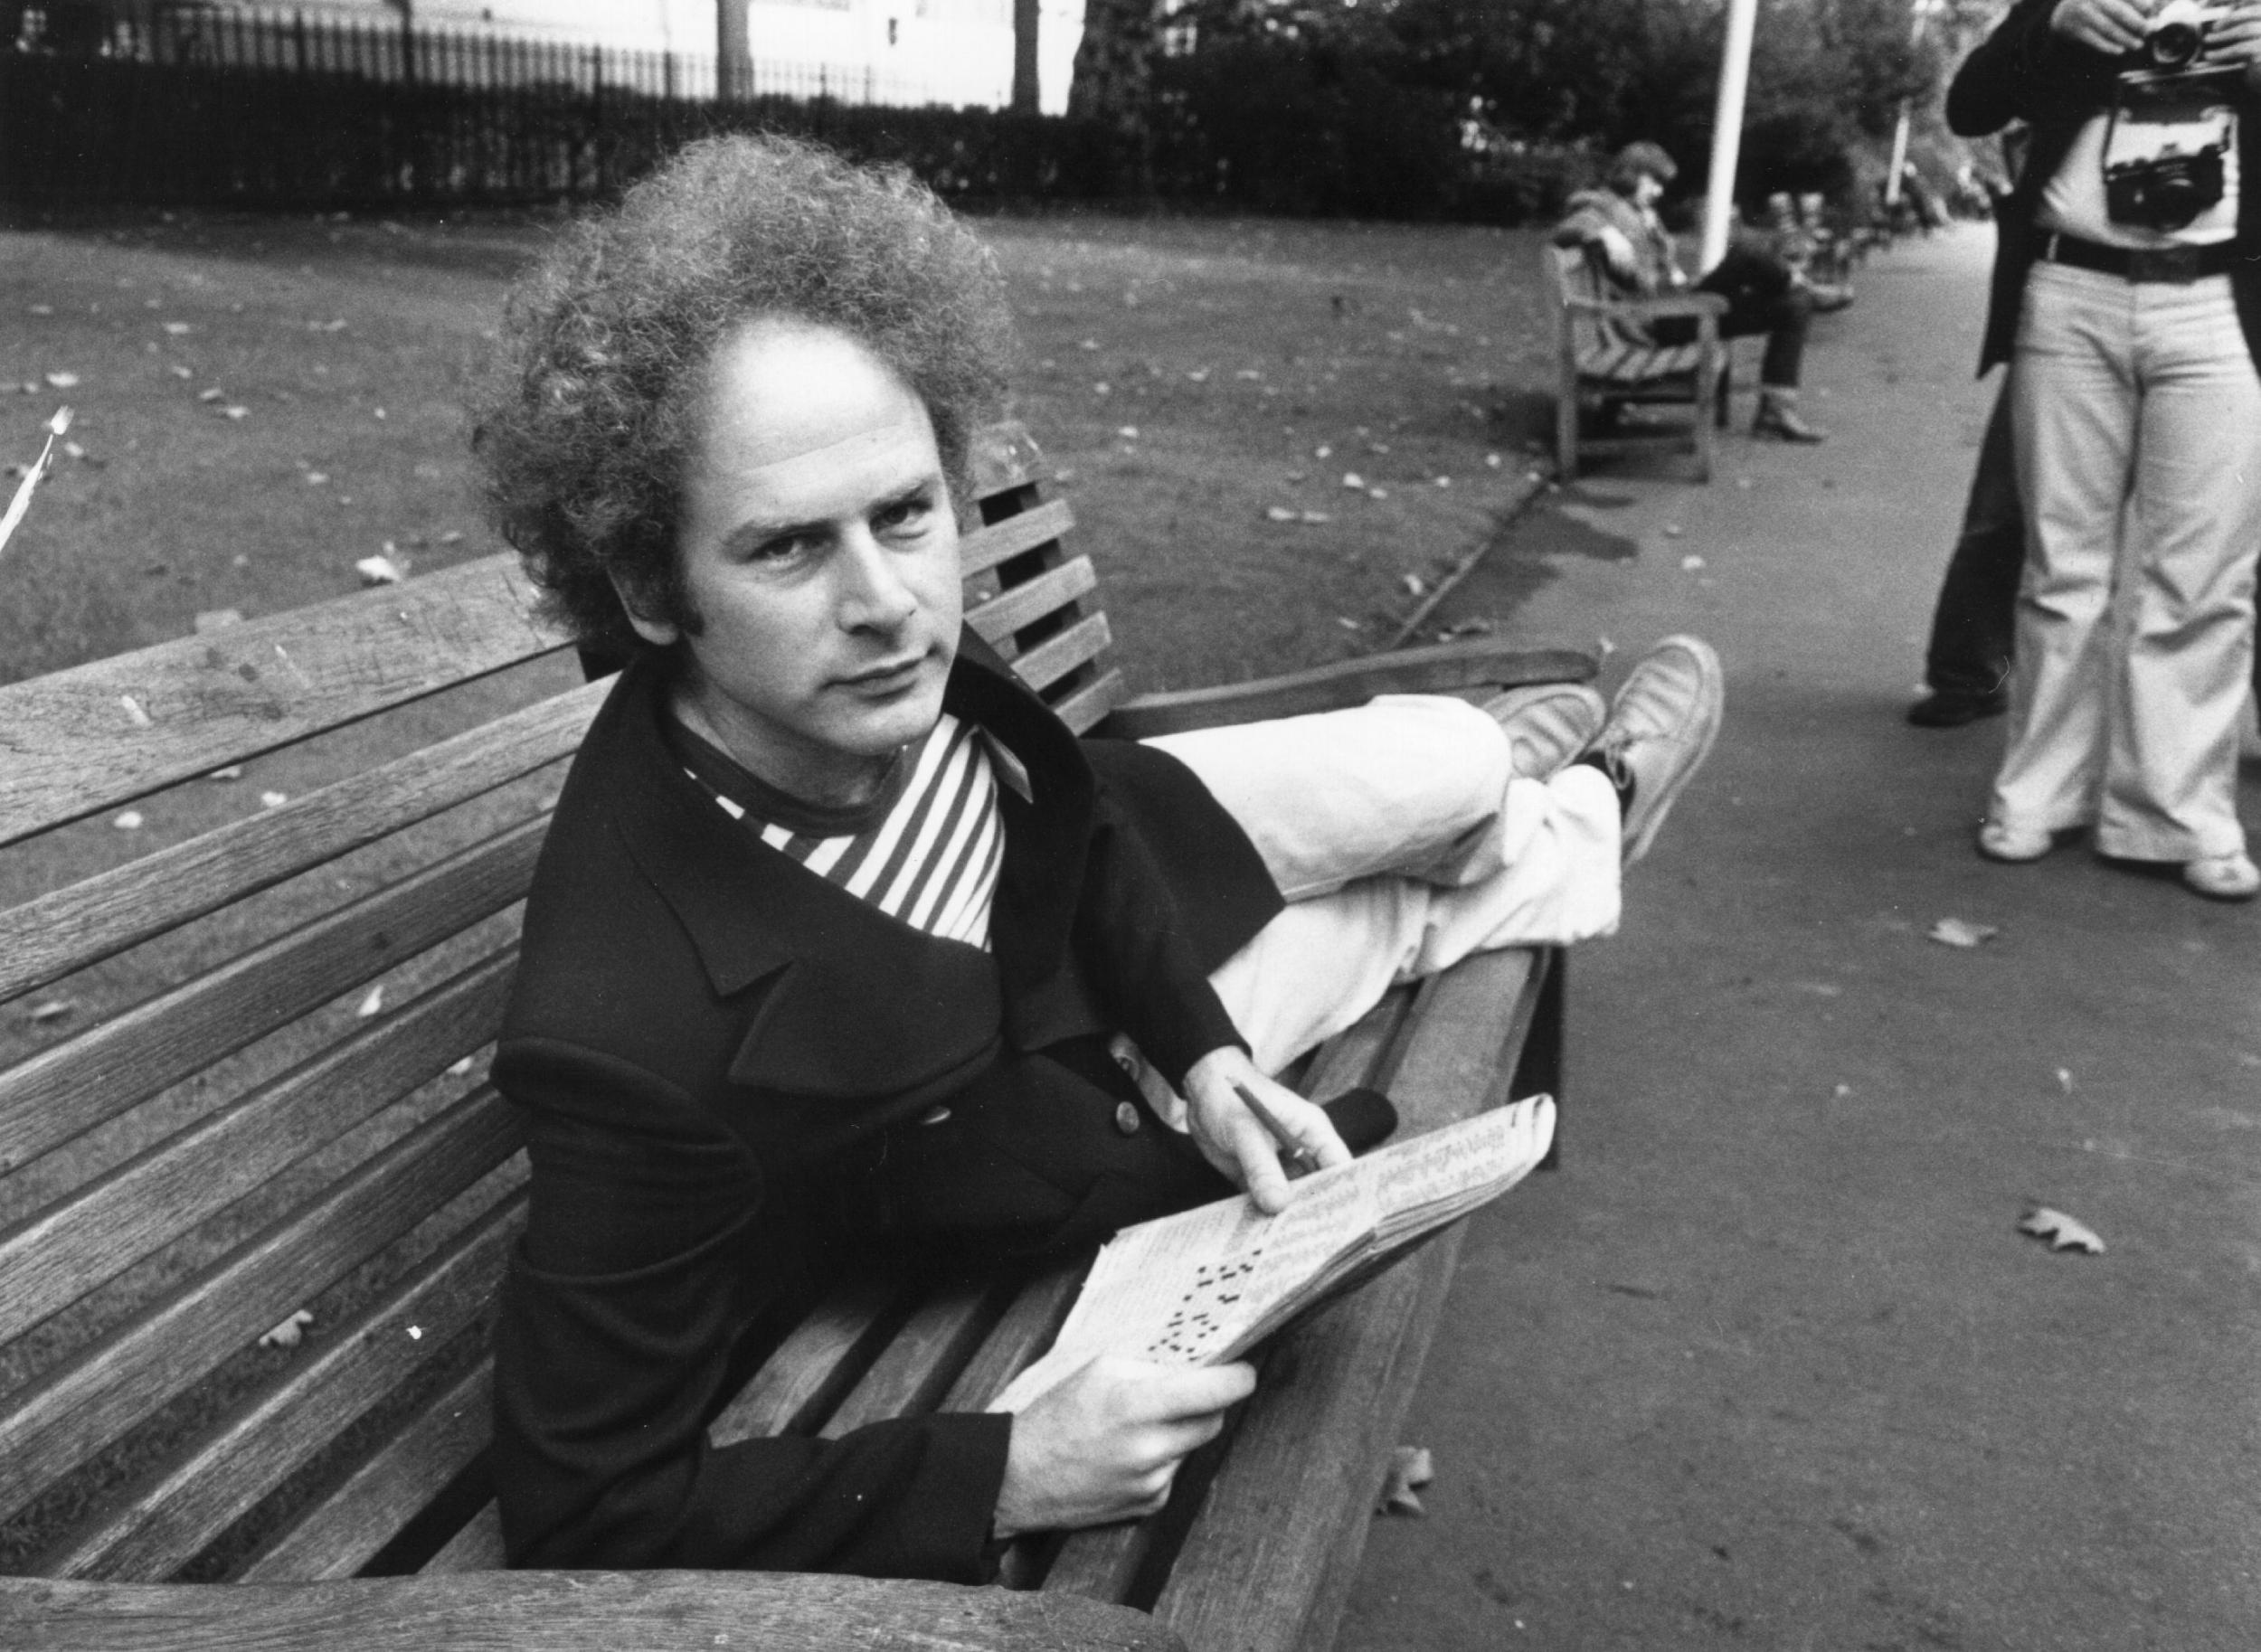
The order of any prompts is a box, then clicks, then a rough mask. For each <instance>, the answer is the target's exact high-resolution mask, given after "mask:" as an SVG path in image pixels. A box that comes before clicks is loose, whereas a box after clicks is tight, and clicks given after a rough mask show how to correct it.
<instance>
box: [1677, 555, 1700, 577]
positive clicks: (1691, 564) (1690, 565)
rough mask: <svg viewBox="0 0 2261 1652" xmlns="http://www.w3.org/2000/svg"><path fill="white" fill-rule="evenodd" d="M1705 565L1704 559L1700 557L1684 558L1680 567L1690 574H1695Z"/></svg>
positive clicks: (1681, 559)
mask: <svg viewBox="0 0 2261 1652" xmlns="http://www.w3.org/2000/svg"><path fill="white" fill-rule="evenodd" d="M1703 565H1704V559H1703V558H1702V557H1700V556H1684V557H1682V558H1680V566H1681V567H1682V568H1683V569H1685V570H1687V571H1689V572H1690V573H1693V572H1695V571H1696V570H1698V568H1701V567H1702V566H1703Z"/></svg>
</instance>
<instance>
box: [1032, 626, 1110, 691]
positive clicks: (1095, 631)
mask: <svg viewBox="0 0 2261 1652" xmlns="http://www.w3.org/2000/svg"><path fill="white" fill-rule="evenodd" d="M1113 640H1114V634H1113V633H1112V632H1111V631H1110V630H1109V629H1108V628H1107V616H1106V615H1104V614H1093V616H1092V617H1091V618H1088V619H1083V620H1078V621H1077V622H1076V623H1075V624H1074V625H1072V626H1070V627H1069V628H1067V629H1066V630H1064V631H1063V632H1061V633H1060V634H1059V636H1057V637H1054V638H1052V640H1051V641H1049V642H1046V643H1043V644H1040V645H1039V646H1038V647H1034V648H1031V649H1030V650H1029V651H1028V652H1027V653H1026V654H1024V655H1022V656H1019V657H1018V658H1017V659H1016V660H1014V661H1013V669H1014V670H1015V671H1016V672H1017V673H1018V674H1019V675H1020V679H1021V681H1022V682H1024V683H1026V684H1028V686H1029V687H1031V688H1034V689H1036V690H1039V691H1042V690H1044V689H1045V688H1049V687H1050V686H1051V685H1052V684H1055V683H1056V682H1058V681H1059V680H1060V679H1061V678H1062V677H1064V676H1065V675H1067V674H1068V673H1069V672H1071V671H1074V669H1075V668H1076V667H1077V666H1081V665H1082V664H1083V663H1084V662H1085V661H1086V660H1092V659H1096V658H1098V657H1099V656H1100V654H1101V653H1102V651H1104V650H1105V648H1106V647H1107V645H1108V644H1109V643H1110V642H1112V641H1113Z"/></svg>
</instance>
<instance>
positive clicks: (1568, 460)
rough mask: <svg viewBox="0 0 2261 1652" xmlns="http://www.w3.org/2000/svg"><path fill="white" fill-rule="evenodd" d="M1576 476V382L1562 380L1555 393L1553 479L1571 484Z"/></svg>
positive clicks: (1569, 379)
mask: <svg viewBox="0 0 2261 1652" xmlns="http://www.w3.org/2000/svg"><path fill="white" fill-rule="evenodd" d="M1577 475H1578V382H1577V380H1575V378H1567V377H1566V378H1565V379H1563V380H1562V381H1561V382H1560V383H1559V385H1558V387H1557V388H1556V392H1555V479H1556V481H1560V482H1571V481H1575V480H1576V479H1577Z"/></svg>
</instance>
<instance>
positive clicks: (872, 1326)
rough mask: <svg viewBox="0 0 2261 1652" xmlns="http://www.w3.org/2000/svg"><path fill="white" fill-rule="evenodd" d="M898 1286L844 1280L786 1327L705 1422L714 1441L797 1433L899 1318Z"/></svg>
mask: <svg viewBox="0 0 2261 1652" xmlns="http://www.w3.org/2000/svg"><path fill="white" fill-rule="evenodd" d="M902 1297H903V1287H902V1286H901V1285H899V1284H896V1283H893V1282H891V1281H888V1280H885V1279H856V1280H852V1281H850V1282H849V1283H848V1284H847V1286H845V1287H844V1288H842V1289H839V1290H837V1291H835V1292H834V1293H833V1294H832V1295H831V1296H829V1297H828V1298H826V1299H825V1300H824V1302H823V1303H821V1304H820V1305H819V1306H818V1307H817V1308H816V1309H815V1311H813V1312H812V1313H810V1314H809V1317H807V1318H805V1319H803V1320H802V1321H801V1322H800V1323H799V1325H797V1326H794V1327H793V1329H792V1330H791V1331H790V1333H788V1334H787V1336H786V1337H785V1339H784V1341H782V1342H781V1343H780V1344H779V1345H778V1347H777V1351H776V1352H775V1353H774V1354H772V1355H771V1356H770V1357H769V1358H768V1359H767V1360H765V1361H763V1362H762V1369H761V1370H759V1371H757V1372H755V1373H754V1374H753V1376H752V1379H751V1380H750V1381H749V1382H748V1383H746V1385H745V1386H744V1387H743V1388H742V1389H740V1390H739V1391H738V1393H737V1396H736V1397H735V1398H733V1400H732V1401H731V1402H730V1403H729V1404H728V1405H726V1406H724V1408H723V1409H722V1411H720V1413H718V1414H717V1415H716V1417H715V1418H714V1421H712V1422H710V1423H709V1424H707V1427H706V1432H707V1438H709V1439H710V1440H713V1441H714V1443H715V1444H716V1445H718V1446H728V1445H735V1444H736V1443H737V1442H738V1441H740V1440H757V1439H762V1438H764V1437H766V1436H769V1435H772V1434H799V1433H805V1432H807V1431H808V1430H810V1429H812V1428H813V1427H814V1426H815V1424H816V1421H817V1420H818V1418H819V1417H821V1416H822V1415H824V1413H825V1412H827V1411H830V1410H831V1409H832V1408H833V1407H834V1406H835V1405H836V1404H837V1403H838V1402H839V1400H840V1397H841V1396H842V1395H843V1394H845V1393H846V1392H847V1391H848V1390H849V1389H850V1388H852V1387H853V1386H855V1384H856V1381H857V1380H858V1379H859V1378H861V1377H862V1375H863V1374H864V1373H865V1372H866V1370H868V1369H869V1368H870V1366H871V1362H872V1361H873V1359H875V1357H876V1356H877V1355H878V1353H879V1350H880V1349H881V1347H883V1346H884V1345H885V1342H886V1339H887V1337H888V1336H890V1335H891V1334H892V1333H893V1332H894V1329H895V1327H896V1326H898V1325H900V1324H901V1323H902V1322H903V1312H902V1307H903V1305H902V1303H901V1301H900V1298H902Z"/></svg>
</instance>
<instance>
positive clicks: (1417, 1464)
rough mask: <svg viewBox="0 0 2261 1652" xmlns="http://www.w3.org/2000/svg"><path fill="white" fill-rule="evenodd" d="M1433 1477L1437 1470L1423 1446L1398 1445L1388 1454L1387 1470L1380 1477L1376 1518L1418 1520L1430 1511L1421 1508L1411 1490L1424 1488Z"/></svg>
mask: <svg viewBox="0 0 2261 1652" xmlns="http://www.w3.org/2000/svg"><path fill="white" fill-rule="evenodd" d="M1434 1478H1436V1471H1435V1468H1434V1467H1433V1464H1432V1463H1431V1462H1430V1459H1429V1448H1428V1447H1426V1446H1400V1447H1398V1448H1397V1449H1396V1450H1395V1451H1393V1452H1391V1453H1390V1455H1389V1471H1388V1472H1387V1473H1386V1475H1384V1476H1383V1477H1382V1498H1381V1501H1380V1502H1379V1503H1377V1504H1376V1505H1375V1507H1374V1512H1375V1513H1376V1514H1377V1515H1413V1516H1414V1518H1416V1519H1418V1518H1420V1517H1421V1516H1422V1515H1426V1514H1427V1513H1428V1512H1429V1511H1428V1510H1427V1509H1425V1508H1424V1507H1422V1506H1421V1499H1420V1498H1419V1497H1418V1496H1414V1487H1416V1486H1426V1485H1427V1484H1428V1483H1429V1482H1430V1481H1431V1480H1433V1479H1434Z"/></svg>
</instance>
